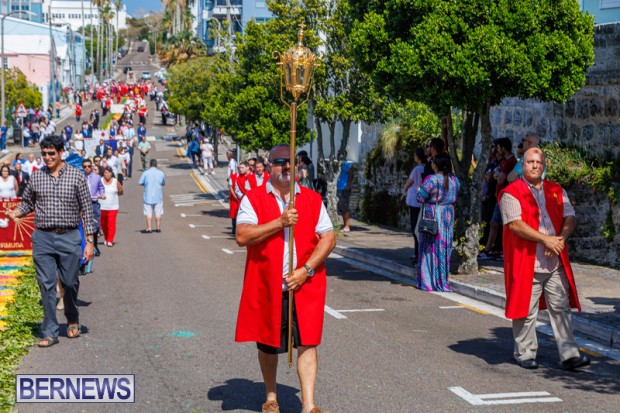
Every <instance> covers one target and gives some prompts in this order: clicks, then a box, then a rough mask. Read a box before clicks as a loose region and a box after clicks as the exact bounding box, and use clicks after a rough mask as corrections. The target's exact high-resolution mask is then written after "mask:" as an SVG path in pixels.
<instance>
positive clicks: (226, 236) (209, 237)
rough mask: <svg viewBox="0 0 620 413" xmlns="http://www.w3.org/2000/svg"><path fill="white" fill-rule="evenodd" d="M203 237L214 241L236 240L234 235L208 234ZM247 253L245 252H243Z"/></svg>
mask: <svg viewBox="0 0 620 413" xmlns="http://www.w3.org/2000/svg"><path fill="white" fill-rule="evenodd" d="M190 225H191V224H190ZM201 237H203V238H204V239H213V238H227V239H234V238H233V237H232V235H207V234H203V235H201ZM243 251H245V250H243Z"/></svg>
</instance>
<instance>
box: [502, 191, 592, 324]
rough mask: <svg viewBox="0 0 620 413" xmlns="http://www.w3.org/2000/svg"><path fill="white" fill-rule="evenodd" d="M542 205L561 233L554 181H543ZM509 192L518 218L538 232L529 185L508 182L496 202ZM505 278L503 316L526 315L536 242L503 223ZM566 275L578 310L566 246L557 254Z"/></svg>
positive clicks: (542, 302) (561, 208)
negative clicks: (514, 201)
mask: <svg viewBox="0 0 620 413" xmlns="http://www.w3.org/2000/svg"><path fill="white" fill-rule="evenodd" d="M543 188H544V191H545V204H546V208H547V212H548V213H549V217H550V218H551V222H552V224H553V227H554V229H555V233H556V234H559V233H560V232H562V224H563V222H564V200H563V196H562V187H561V186H560V185H558V184H556V183H555V182H551V181H544V183H543ZM505 193H508V194H510V195H512V196H513V197H515V198H516V199H517V200H518V201H519V203H520V204H521V219H522V220H523V222H525V223H526V224H527V225H529V226H530V227H532V228H533V229H535V230H536V231H538V228H539V224H540V211H539V209H538V205H537V204H536V200H535V199H534V196H533V195H532V192H531V190H530V188H529V187H528V185H527V184H526V183H525V182H524V181H523V180H522V179H517V180H516V181H514V182H513V183H511V184H510V185H508V186H507V187H506V188H505V189H504V190H503V191H502V192H501V193H500V194H499V197H498V199H497V202H500V201H501V198H502V196H503V195H504V194H505ZM503 241H504V277H505V284H506V318H510V319H518V318H524V317H527V316H528V314H529V309H530V299H531V297H532V286H533V280H534V265H535V262H536V244H537V243H536V242H534V241H529V240H526V239H523V238H521V237H519V236H517V235H515V234H514V233H512V231H510V227H509V226H508V225H504V235H503ZM560 259H561V261H562V265H563V266H564V271H565V272H566V278H567V279H568V282H569V284H570V294H569V302H570V306H571V308H577V309H578V310H579V311H581V306H580V305H579V298H578V296H577V287H576V286H575V278H574V276H573V270H572V267H571V265H570V260H569V259H568V247H565V248H564V250H563V251H562V253H561V254H560ZM539 308H540V309H541V310H544V309H546V308H547V303H546V302H545V297H544V295H542V296H541V298H540V307H539Z"/></svg>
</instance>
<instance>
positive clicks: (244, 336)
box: [235, 185, 326, 347]
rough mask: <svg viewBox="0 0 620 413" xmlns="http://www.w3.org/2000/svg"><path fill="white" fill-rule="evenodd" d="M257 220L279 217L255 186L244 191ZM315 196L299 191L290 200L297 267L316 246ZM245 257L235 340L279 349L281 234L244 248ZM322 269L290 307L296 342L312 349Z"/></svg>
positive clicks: (320, 311) (319, 326) (321, 304)
mask: <svg viewBox="0 0 620 413" xmlns="http://www.w3.org/2000/svg"><path fill="white" fill-rule="evenodd" d="M247 197H248V199H249V201H250V202H251V203H252V207H253V208H254V211H255V212H256V214H257V216H258V224H259V225H260V224H265V223H267V222H270V221H273V220H274V219H277V218H279V217H280V216H281V213H280V209H279V208H278V204H277V202H278V201H277V200H276V197H275V195H274V194H272V193H267V189H266V186H264V185H263V186H261V187H258V188H256V189H253V190H251V191H249V192H248V193H247ZM321 202H322V200H321V196H320V195H319V194H317V193H316V192H314V191H311V190H309V189H307V188H303V187H301V193H299V194H296V196H295V208H296V209H297V212H298V214H299V221H298V222H297V224H296V225H295V230H294V234H295V248H296V250H297V267H296V269H297V268H301V267H303V265H304V264H305V263H306V261H307V260H308V258H310V255H311V254H312V252H313V251H314V249H315V248H316V245H317V244H318V242H319V237H318V236H317V234H316V232H315V228H316V225H317V223H318V221H319V215H320V212H321ZM247 250H248V255H247V261H246V266H245V278H244V280H243V292H242V293H241V303H240V304H239V314H238V317H237V331H236V335H235V341H238V342H241V341H256V342H259V343H263V344H267V345H269V346H272V347H280V321H281V314H282V266H283V259H284V230H282V231H279V232H277V233H276V234H274V235H272V236H271V237H270V238H268V239H266V240H265V241H263V242H261V243H260V244H257V245H252V246H248V247H247ZM325 291H326V274H325V266H324V265H321V266H319V267H318V268H316V269H315V275H314V277H312V278H308V279H307V280H306V282H305V283H304V284H303V285H302V286H301V288H300V289H299V290H298V291H297V292H295V306H296V310H297V321H298V323H299V330H300V337H301V344H302V345H304V346H314V345H319V344H320V343H321V336H322V333H323V318H324V314H325V313H324V310H325Z"/></svg>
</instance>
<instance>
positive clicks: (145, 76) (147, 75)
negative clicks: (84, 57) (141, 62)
mask: <svg viewBox="0 0 620 413" xmlns="http://www.w3.org/2000/svg"><path fill="white" fill-rule="evenodd" d="M140 77H141V78H142V80H150V79H151V72H149V71H148V70H145V71H144V72H142V75H141V76H140Z"/></svg>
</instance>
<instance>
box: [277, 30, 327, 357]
mask: <svg viewBox="0 0 620 413" xmlns="http://www.w3.org/2000/svg"><path fill="white" fill-rule="evenodd" d="M304 27H305V25H304V24H303V23H301V24H300V26H299V32H298V34H297V37H298V41H297V44H296V45H295V46H293V47H291V48H290V49H288V50H287V51H286V53H284V54H281V53H279V52H274V54H273V57H274V58H276V57H278V58H279V59H280V61H279V62H278V63H277V65H278V66H280V100H282V102H283V103H284V104H285V105H286V106H287V107H288V108H289V109H290V111H291V142H290V156H289V158H290V164H291V173H293V174H294V173H295V136H296V133H297V130H296V128H295V119H296V118H297V107H298V106H297V100H298V99H299V98H300V97H301V96H302V95H304V94H305V95H306V100H304V101H303V102H301V103H300V104H299V106H301V105H303V104H304V103H306V102H307V101H308V99H309V98H310V88H311V86H312V78H313V76H314V70H315V69H316V67H317V66H318V61H317V60H318V58H317V56H316V55H315V54H314V53H312V51H311V50H310V49H308V48H307V47H305V46H304V45H303V40H304ZM284 87H286V90H287V91H288V92H290V93H291V94H292V95H293V102H291V103H288V102H287V101H286V100H285V99H284V90H283V89H284ZM294 205H295V179H293V177H291V189H290V198H289V204H288V206H289V208H293V207H294ZM294 248H295V237H294V226H291V227H290V229H289V237H288V253H289V255H288V258H289V260H288V273H289V274H292V273H293V270H294V268H293V253H294ZM288 298H289V301H288V366H289V368H290V367H291V366H292V365H293V349H292V347H293V335H292V321H293V298H294V297H293V291H292V290H289V292H288Z"/></svg>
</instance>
